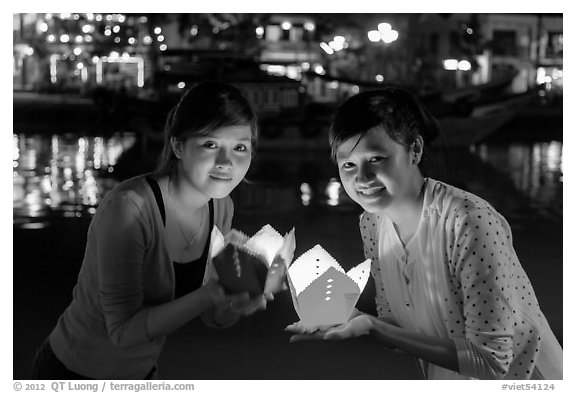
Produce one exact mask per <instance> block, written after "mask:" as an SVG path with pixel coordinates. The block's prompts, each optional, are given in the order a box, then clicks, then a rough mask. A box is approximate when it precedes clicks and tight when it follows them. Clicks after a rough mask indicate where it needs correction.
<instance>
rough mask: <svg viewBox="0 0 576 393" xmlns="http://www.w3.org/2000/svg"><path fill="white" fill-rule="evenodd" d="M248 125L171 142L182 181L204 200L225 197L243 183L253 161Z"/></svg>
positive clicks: (224, 128)
mask: <svg viewBox="0 0 576 393" xmlns="http://www.w3.org/2000/svg"><path fill="white" fill-rule="evenodd" d="M251 136H252V131H251V129H250V126H248V125H238V126H228V127H223V128H220V129H218V130H216V131H213V132H211V133H210V134H209V135H205V136H195V137H191V138H189V139H187V140H186V141H185V142H181V141H177V140H173V142H172V147H173V150H174V153H175V154H176V156H177V157H178V158H179V159H180V162H179V170H180V172H181V175H182V180H184V181H185V182H186V183H188V184H189V185H191V186H192V187H193V188H194V189H196V191H198V192H199V193H200V194H202V195H204V196H206V197H207V198H224V197H225V196H227V195H228V194H230V192H231V191H232V190H233V189H234V188H235V187H236V186H237V185H238V184H239V183H240V181H242V179H243V178H244V176H245V175H246V173H247V172H248V168H249V167H250V162H251V161H252V142H251Z"/></svg>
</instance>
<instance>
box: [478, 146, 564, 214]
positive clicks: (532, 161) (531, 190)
mask: <svg viewBox="0 0 576 393" xmlns="http://www.w3.org/2000/svg"><path fill="white" fill-rule="evenodd" d="M562 148H563V144H562V142H558V141H552V142H541V143H534V144H522V143H512V144H509V145H486V144H483V145H479V146H478V147H477V148H476V149H475V152H476V154H478V156H479V157H480V158H481V159H482V160H483V161H484V162H486V163H489V164H490V165H491V166H493V167H494V168H495V169H497V170H499V171H502V172H504V173H507V174H508V176H509V177H510V179H511V180H512V181H513V183H514V186H515V187H516V188H517V189H518V190H519V191H521V192H522V193H524V194H525V195H527V196H528V197H529V198H530V199H531V200H532V201H534V202H535V203H538V204H542V205H546V206H553V207H554V208H555V209H560V210H561V209H562V184H563V168H562Z"/></svg>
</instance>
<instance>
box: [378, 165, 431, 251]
mask: <svg viewBox="0 0 576 393" xmlns="http://www.w3.org/2000/svg"><path fill="white" fill-rule="evenodd" d="M425 187H426V181H425V179H424V178H423V177H422V176H418V177H417V178H416V179H415V181H414V182H413V184H412V186H411V188H410V190H409V192H408V193H407V194H406V196H405V198H403V199H402V201H401V202H399V203H397V204H395V205H394V206H391V207H390V208H389V209H387V210H388V211H386V215H387V216H388V217H389V218H390V220H392V222H393V223H394V227H395V228H396V231H397V232H398V236H399V237H400V239H401V240H402V242H403V243H404V244H406V243H407V241H408V240H409V239H410V238H411V237H412V236H413V235H414V233H416V231H417V229H418V225H419V224H420V216H421V215H422V209H423V204H424V193H425Z"/></svg>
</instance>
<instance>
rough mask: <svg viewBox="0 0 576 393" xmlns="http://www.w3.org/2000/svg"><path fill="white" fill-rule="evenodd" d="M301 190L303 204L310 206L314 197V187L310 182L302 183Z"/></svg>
mask: <svg viewBox="0 0 576 393" xmlns="http://www.w3.org/2000/svg"><path fill="white" fill-rule="evenodd" d="M300 192H301V193H302V195H301V197H300V198H301V199H302V205H304V206H308V205H309V204H310V200H311V199H312V187H310V184H308V183H302V185H301V186H300Z"/></svg>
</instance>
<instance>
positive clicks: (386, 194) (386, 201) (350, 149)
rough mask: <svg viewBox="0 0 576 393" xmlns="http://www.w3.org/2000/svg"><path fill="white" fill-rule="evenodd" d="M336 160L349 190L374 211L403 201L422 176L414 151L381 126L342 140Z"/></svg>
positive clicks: (365, 208)
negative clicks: (410, 151) (414, 157)
mask: <svg viewBox="0 0 576 393" xmlns="http://www.w3.org/2000/svg"><path fill="white" fill-rule="evenodd" d="M336 161H337V163H338V171H339V173H340V179H341V181H342V185H343V186H344V189H345V190H346V193H347V194H348V195H349V196H350V198H352V200H354V201H355V202H356V203H358V204H359V205H360V206H362V208H364V210H365V211H367V212H370V213H378V212H383V211H386V210H388V209H394V207H396V206H398V205H400V204H401V203H402V201H403V200H405V198H406V197H407V196H409V195H411V193H413V189H414V188H413V186H412V185H413V184H414V179H416V178H417V177H419V176H420V172H419V170H418V166H417V165H416V164H415V163H414V162H413V155H412V154H410V153H409V152H408V149H407V148H406V147H405V146H403V145H401V144H399V143H397V142H395V141H393V140H392V139H391V138H390V137H389V136H388V134H387V133H386V132H385V131H384V129H382V128H381V127H374V128H372V129H370V130H369V131H368V132H367V133H366V134H364V135H357V136H354V137H352V138H350V139H348V140H347V141H345V142H344V143H342V144H341V145H340V147H339V148H338V150H337V151H336Z"/></svg>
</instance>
